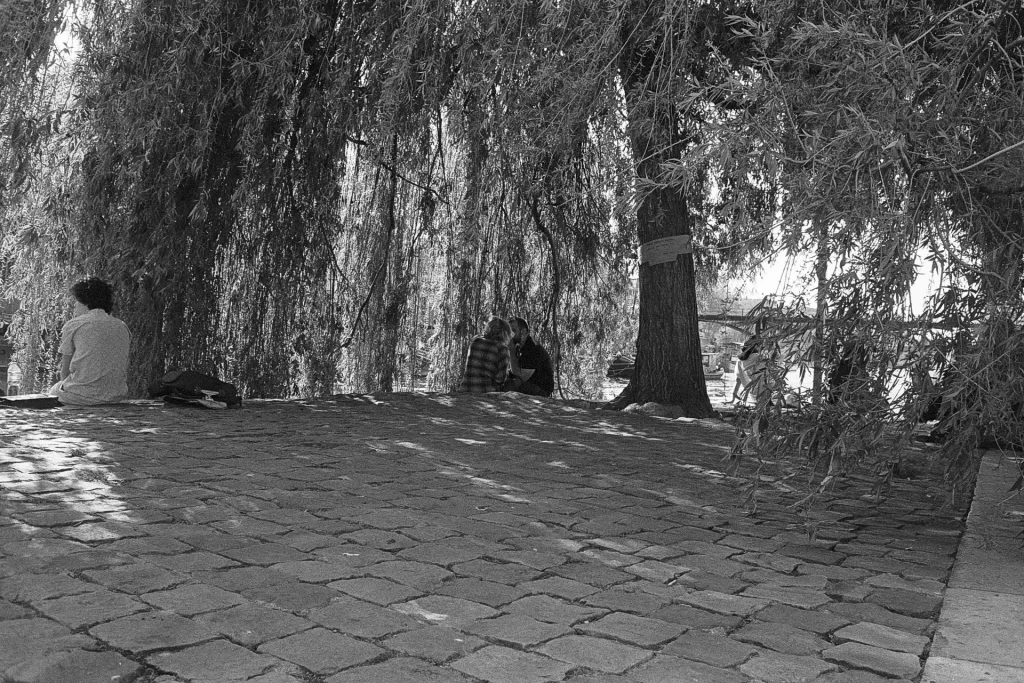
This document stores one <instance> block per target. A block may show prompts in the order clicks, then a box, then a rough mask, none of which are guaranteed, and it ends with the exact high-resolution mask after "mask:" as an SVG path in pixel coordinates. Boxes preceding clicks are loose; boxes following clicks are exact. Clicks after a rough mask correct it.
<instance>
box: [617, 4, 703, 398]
mask: <svg viewBox="0 0 1024 683" xmlns="http://www.w3.org/2000/svg"><path fill="white" fill-rule="evenodd" d="M647 9H649V8H646V9H645V8H641V7H635V8H633V11H631V12H630V11H627V14H626V17H627V19H626V21H625V22H624V23H623V26H622V31H621V35H622V36H623V37H624V40H623V48H622V51H621V52H620V56H619V73H620V76H621V79H622V84H623V88H624V90H625V96H626V107H627V111H628V114H627V116H628V122H627V132H628V134H629V139H630V145H631V150H632V153H633V159H634V164H635V168H636V175H637V180H638V183H639V184H641V185H644V184H646V182H647V181H650V182H651V183H654V187H655V189H653V190H651V191H650V192H647V193H645V194H644V195H643V196H642V199H641V201H640V204H639V206H638V207H637V232H638V237H639V241H640V244H641V245H645V244H647V243H649V242H651V241H653V240H659V239H664V238H671V237H679V236H689V235H690V234H691V231H690V218H689V207H688V206H687V202H686V198H685V197H683V196H682V195H680V194H679V193H677V192H675V191H673V190H672V189H669V188H667V187H664V186H663V185H659V184H657V183H658V180H659V176H660V174H661V165H662V163H664V162H665V161H668V160H669V159H672V158H675V157H678V154H679V151H680V150H681V149H682V147H683V146H684V144H685V140H684V139H683V136H682V134H681V132H680V116H679V111H678V110H677V109H676V107H675V105H674V102H675V98H674V97H671V96H669V95H668V93H669V92H670V91H671V89H672V88H671V87H667V88H666V84H671V82H672V80H673V78H672V73H671V72H670V69H671V68H672V67H671V66H669V65H666V64H664V63H663V62H662V61H661V58H662V55H663V54H667V53H671V52H672V50H671V49H668V48H666V47H665V46H664V44H663V43H664V41H674V40H675V38H674V36H666V35H664V34H662V35H659V34H658V33H657V31H658V27H656V26H655V25H654V24H653V23H652V22H653V20H652V19H651V18H650V17H651V16H652V15H657V14H658V13H657V12H653V13H652V12H649V11H647ZM631 17H638V23H633V22H632V21H630V18H631ZM639 286H640V329H639V331H638V334H637V342H636V366H635V368H634V371H633V377H632V379H630V381H629V384H628V385H627V386H626V388H625V389H624V390H623V392H622V393H621V394H620V395H619V396H618V397H616V398H615V399H614V400H613V401H612V402H611V403H609V407H611V408H623V407H625V406H626V405H628V404H629V403H646V402H649V401H654V402H657V403H670V404H675V405H679V406H680V407H681V408H682V410H683V413H684V414H685V415H686V416H688V417H709V416H711V415H713V414H714V410H713V409H712V408H711V401H710V400H709V399H708V392H707V384H706V383H705V381H704V364H703V362H702V360H701V346H700V328H699V324H698V321H697V283H696V277H695V273H694V264H693V254H692V253H690V252H689V250H686V251H685V252H684V253H680V254H678V255H677V256H676V257H675V258H674V259H672V260H670V261H667V262H664V263H653V264H652V263H644V264H641V265H640V282H639Z"/></svg>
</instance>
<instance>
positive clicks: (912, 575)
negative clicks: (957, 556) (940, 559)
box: [900, 564, 949, 582]
mask: <svg viewBox="0 0 1024 683" xmlns="http://www.w3.org/2000/svg"><path fill="white" fill-rule="evenodd" d="M900 576H902V577H903V578H905V579H909V580H911V581H918V580H920V579H929V580H931V581H942V582H945V581H946V579H948V578H949V570H948V569H943V568H941V567H929V566H928V565H924V564H915V565H912V566H911V567H910V568H909V569H905V570H903V571H901V572H900Z"/></svg>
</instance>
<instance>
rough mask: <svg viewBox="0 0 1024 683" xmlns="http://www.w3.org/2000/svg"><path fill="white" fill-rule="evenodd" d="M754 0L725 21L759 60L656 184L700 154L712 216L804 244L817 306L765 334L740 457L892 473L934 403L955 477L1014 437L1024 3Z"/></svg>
mask: <svg viewBox="0 0 1024 683" xmlns="http://www.w3.org/2000/svg"><path fill="white" fill-rule="evenodd" d="M762 7H763V8H764V10H765V11H764V12H763V13H762V14H761V16H760V19H759V20H755V19H747V20H737V21H736V24H735V27H734V28H735V30H736V31H737V32H739V33H741V34H743V35H746V36H748V37H750V38H751V39H752V40H754V41H755V42H756V44H758V45H759V46H760V57H759V58H758V59H756V60H754V62H753V63H752V66H751V68H750V69H747V70H745V71H742V72H736V73H734V75H733V76H732V78H731V81H730V83H729V84H728V86H727V87H724V88H721V89H719V90H718V91H717V92H716V93H715V94H716V95H717V96H720V97H722V98H724V99H726V100H728V101H730V102H731V103H733V107H732V110H731V113H730V114H729V115H728V116H724V117H722V118H721V119H719V120H718V121H716V122H715V124H714V126H713V128H714V130H710V131H709V134H708V136H707V138H706V142H705V143H704V144H702V145H699V146H698V147H696V148H694V149H693V150H692V154H691V155H690V156H689V157H686V158H682V159H680V160H679V161H678V162H674V164H673V168H672V169H670V177H671V180H670V181H669V182H670V184H672V185H678V186H686V185H687V184H688V183H690V182H692V178H693V177H694V176H695V174H696V173H697V172H703V169H704V167H705V164H707V163H708V162H709V161H710V163H712V164H713V165H714V166H715V168H716V173H717V174H719V175H720V176H724V177H725V178H728V181H727V184H726V186H727V187H729V188H730V191H729V192H728V193H726V194H724V195H723V199H724V201H723V202H722V204H721V206H720V207H719V210H720V213H721V215H722V219H723V220H727V221H733V222H735V223H738V224H740V230H741V232H745V233H748V234H754V233H756V232H757V230H758V229H759V228H760V229H761V230H764V231H768V230H771V229H774V228H775V227H776V226H778V229H779V230H780V231H781V235H782V237H781V239H782V243H783V244H784V245H785V246H786V247H787V248H788V249H789V250H790V251H791V252H798V251H802V250H803V251H808V252H810V253H816V254H817V261H818V264H817V265H818V269H817V280H816V281H813V282H812V287H816V288H817V292H816V293H815V292H814V291H813V290H812V291H811V292H810V297H809V298H810V300H811V301H812V302H814V304H816V307H817V318H816V319H812V320H810V321H809V322H808V323H796V324H794V325H791V326H789V327H778V326H777V327H776V328H775V330H774V333H772V334H769V339H770V341H769V343H768V348H769V355H770V356H772V361H771V364H772V366H773V369H772V370H771V371H770V372H769V376H770V377H774V378H775V379H773V380H771V381H770V382H769V383H770V384H771V386H770V387H769V388H770V391H769V392H767V393H766V394H765V395H764V397H763V400H761V401H759V402H758V407H757V408H756V409H755V410H754V411H753V412H752V414H751V415H750V416H749V423H748V427H747V430H746V434H747V435H752V434H753V431H754V430H753V428H752V427H753V425H754V423H757V422H760V424H761V425H762V426H763V425H764V419H765V418H769V419H768V425H769V428H768V431H767V432H765V433H764V434H763V435H762V438H760V439H754V438H752V437H751V438H749V439H745V440H743V441H742V442H741V443H740V444H739V445H738V448H737V454H738V453H739V452H740V451H741V450H742V448H743V447H744V446H747V447H748V448H750V447H754V446H755V445H756V447H757V448H756V450H757V451H758V452H759V453H760V454H761V455H766V454H768V455H770V454H771V453H772V452H773V451H774V450H775V449H794V448H795V449H800V450H803V451H804V452H806V453H807V454H808V455H809V456H810V457H811V459H812V461H814V462H816V463H818V464H819V465H820V466H821V472H822V474H823V476H824V479H823V481H824V482H828V481H832V480H833V477H832V476H831V475H834V474H836V473H840V472H843V471H845V470H847V469H848V468H850V467H851V466H852V465H853V464H854V463H856V462H860V461H861V460H863V459H865V458H868V459H869V460H872V461H873V462H875V463H876V464H877V465H878V467H879V470H880V471H881V472H883V473H884V474H885V475H886V476H888V477H891V476H893V473H895V472H899V471H900V463H899V462H898V461H899V458H900V453H901V452H903V449H902V447H901V446H902V444H904V443H906V441H907V439H909V438H911V435H912V434H913V432H914V430H915V424H916V422H917V420H918V419H919V418H921V417H922V416H925V415H926V413H927V412H928V409H929V408H934V407H936V406H937V405H938V404H939V403H941V404H942V407H941V409H940V410H939V411H938V413H937V414H932V415H930V417H931V418H932V419H935V418H936V417H938V418H940V421H939V424H938V427H937V428H936V430H935V436H936V437H937V438H940V440H941V441H942V442H943V446H942V450H941V451H940V453H941V455H942V456H943V457H944V458H945V462H946V463H947V472H948V475H949V478H950V480H951V482H952V483H953V484H955V485H956V490H957V491H958V492H960V493H963V492H967V491H969V490H970V486H971V483H972V482H973V475H974V472H975V471H976V468H975V466H974V465H975V463H976V458H977V453H978V446H979V445H981V446H986V447H991V446H996V447H1002V448H1006V447H1013V446H1014V445H1016V446H1017V447H1019V445H1020V444H1022V443H1024V431H1022V429H1024V419H1022V417H1024V416H1022V406H1024V372H1022V368H1024V365H1022V364H1021V361H1022V360H1024V335H1022V334H1021V332H1020V326H1021V324H1022V322H1024V297H1022V282H1024V281H1022V273H1021V268H1022V263H1024V261H1022V255H1024V230H1022V229H1021V226H1022V225H1024V222H1022V219H1024V211H1022V209H1024V200H1022V197H1024V172H1022V168H1024V166H1022V162H1024V145H1022V143H1021V141H1022V140H1024V51H1022V49H1021V46H1022V45H1024V36H1022V22H1024V12H1022V10H1021V7H1020V4H1019V3H1013V2H1004V1H998V2H976V3H968V4H965V5H961V4H954V3H943V2H935V3H919V2H904V1H902V0H889V1H887V2H882V3H875V4H872V5H870V6H863V5H861V4H857V3H850V4H847V3H839V4H835V3H828V4H813V3H812V4H811V5H809V6H806V7H802V8H801V7H797V6H795V5H794V6H793V7H792V8H790V9H789V10H788V11H786V12H781V13H780V12H772V11H771V9H778V8H779V5H777V4H776V3H763V4H762ZM723 62H724V59H723ZM732 188H738V189H739V190H740V191H733V190H732ZM767 196H774V198H775V199H774V202H775V204H774V206H773V207H772V210H771V211H767V212H766V211H764V206H765V205H764V201H763V198H764V197H767ZM922 258H924V259H925V264H926V266H927V267H928V268H930V269H931V273H930V275H931V279H932V281H933V283H934V285H935V287H934V290H933V295H932V297H931V299H930V301H928V302H926V303H925V307H924V309H923V310H922V309H921V307H920V306H921V304H920V303H919V302H918V303H916V304H915V303H914V302H913V299H912V297H911V293H912V291H913V288H914V284H915V280H916V278H917V277H918V275H917V264H918V263H919V261H920V260H921V259H922ZM924 277H928V273H925V275H924ZM915 305H916V306H917V308H914V306H915ZM780 313H783V314H785V313H788V314H789V317H791V318H792V317H793V316H794V315H795V314H796V313H798V311H795V310H788V311H776V312H775V315H776V317H779V314H780ZM796 348H799V349H801V353H798V354H794V353H791V352H792V350H793V349H796ZM812 364H815V365H817V366H818V368H819V370H820V371H821V372H822V373H823V375H824V377H825V378H831V381H830V382H828V383H826V384H824V386H823V387H822V394H821V395H820V396H818V397H816V398H818V399H820V400H818V401H816V402H814V403H812V404H806V405H803V407H802V409H801V411H800V412H798V413H797V417H796V418H794V417H793V416H792V414H791V413H789V412H788V411H783V409H782V406H783V405H785V404H786V403H787V402H789V403H792V402H793V401H794V400H795V399H793V398H788V399H787V397H786V396H784V395H783V394H784V393H785V389H784V384H783V383H782V382H781V381H780V380H781V377H782V376H784V375H785V373H786V372H787V371H788V370H790V369H792V368H794V367H802V368H803V369H804V370H806V371H810V370H811V369H812V368H811V367H809V366H811V365H812ZM755 442H756V443H755Z"/></svg>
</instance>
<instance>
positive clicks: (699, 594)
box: [654, 591, 769, 617]
mask: <svg viewBox="0 0 1024 683" xmlns="http://www.w3.org/2000/svg"><path fill="white" fill-rule="evenodd" d="M677 600H678V601H679V602H682V603H684V604H687V605H691V606H693V607H698V608H700V609H705V610H708V611H710V612H718V613H719V614H727V615H734V616H740V617H747V616H750V615H751V614H753V613H754V612H757V611H759V610H762V609H764V608H765V607H767V606H768V605H769V601H768V600H762V599H761V598H758V597H756V596H755V597H749V596H747V597H745V596H740V595H729V594H727V593H718V592H716V591H695V592H693V593H689V594H687V595H681V596H679V597H678V598H677ZM654 616H655V617H657V616H658V615H657V614H655V615H654Z"/></svg>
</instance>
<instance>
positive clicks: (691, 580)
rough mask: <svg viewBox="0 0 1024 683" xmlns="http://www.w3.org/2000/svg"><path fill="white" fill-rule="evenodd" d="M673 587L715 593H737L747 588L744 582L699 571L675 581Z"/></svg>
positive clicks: (688, 573) (747, 584) (689, 573)
mask: <svg viewBox="0 0 1024 683" xmlns="http://www.w3.org/2000/svg"><path fill="white" fill-rule="evenodd" d="M675 585H677V586H680V587H685V588H687V589H689V590H695V591H715V592H716V593H729V594H735V593H739V592H740V591H741V590H743V589H744V588H746V587H747V586H749V585H750V584H749V583H747V582H746V581H741V580H739V579H731V578H729V577H727V576H720V575H718V574H712V573H710V572H706V571H703V570H701V569H697V570H694V571H692V572H687V573H686V574H683V575H682V576H680V577H679V578H677V579H676V580H675Z"/></svg>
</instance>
